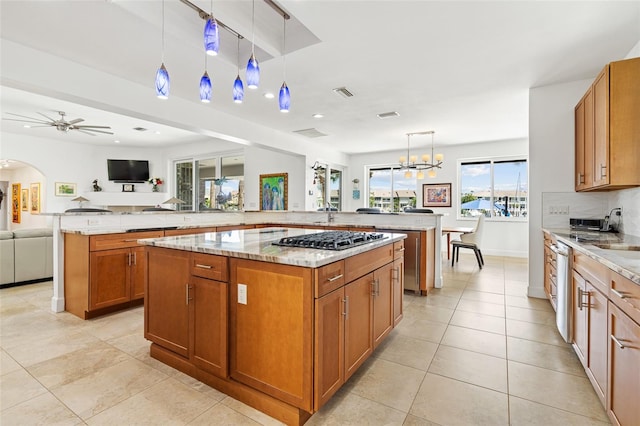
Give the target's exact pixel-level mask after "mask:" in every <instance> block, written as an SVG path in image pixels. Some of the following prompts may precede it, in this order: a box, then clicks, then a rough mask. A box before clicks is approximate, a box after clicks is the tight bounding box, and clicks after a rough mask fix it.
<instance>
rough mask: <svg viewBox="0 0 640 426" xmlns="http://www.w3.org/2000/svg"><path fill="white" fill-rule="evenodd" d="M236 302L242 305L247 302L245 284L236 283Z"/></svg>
mask: <svg viewBox="0 0 640 426" xmlns="http://www.w3.org/2000/svg"><path fill="white" fill-rule="evenodd" d="M238 303H240V304H242V305H246V304H247V285H246V284H238Z"/></svg>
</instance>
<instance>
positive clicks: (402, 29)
mask: <svg viewBox="0 0 640 426" xmlns="http://www.w3.org/2000/svg"><path fill="white" fill-rule="evenodd" d="M192 2H193V3H195V4H196V5H198V6H199V7H201V8H202V9H204V10H209V4H210V2H209V1H207V0H193V1H192ZM278 4H279V5H281V6H282V8H283V9H285V10H286V11H287V12H288V13H289V14H291V15H292V16H293V17H295V20H292V21H291V22H290V23H288V24H287V25H290V27H287V35H288V37H287V52H288V55H287V56H286V81H287V84H288V86H289V87H290V89H291V98H292V101H291V112H290V113H288V114H282V113H280V112H279V111H278V108H277V99H273V100H267V99H264V98H263V97H262V94H263V93H264V92H266V91H271V92H274V93H276V96H277V90H278V89H279V87H280V85H281V83H282V80H283V65H282V64H283V61H282V57H281V54H280V52H281V51H282V47H281V37H282V27H281V26H280V25H279V22H282V18H281V17H280V16H279V15H277V14H276V13H275V12H274V11H272V10H271V9H270V8H268V7H267V6H266V5H265V4H264V3H263V2H262V0H256V31H255V33H256V35H255V43H256V46H257V47H258V48H259V49H256V51H257V52H264V53H263V55H264V57H263V58H261V57H260V56H258V60H259V61H261V70H262V74H261V86H260V88H259V89H258V90H257V91H249V90H248V89H245V103H244V104H243V105H241V106H238V105H236V104H234V103H233V102H232V100H231V85H232V82H233V80H234V79H235V76H236V73H237V70H236V63H235V62H236V60H235V56H236V38H235V37H230V36H229V35H228V34H227V36H224V37H223V39H222V43H224V44H223V46H222V48H221V55H220V56H219V57H216V58H211V59H209V60H208V72H209V74H210V75H211V77H212V80H213V82H214V91H213V93H214V94H213V101H212V103H211V104H208V105H206V104H202V105H201V108H210V109H212V110H218V111H223V112H225V113H228V114H232V115H235V116H238V117H241V118H244V119H246V120H248V121H250V122H254V123H258V124H261V125H263V126H266V127H268V128H272V129H275V130H278V131H282V132H286V133H289V134H291V132H293V131H296V130H300V129H307V128H316V129H317V130H318V131H320V132H322V133H324V134H326V135H327V136H325V137H322V138H317V139H314V141H317V142H321V143H322V144H324V145H325V146H326V147H327V148H328V149H335V150H339V151H342V152H346V153H361V152H372V151H386V150H393V149H401V148H403V147H404V146H405V143H406V137H405V134H406V133H407V132H416V131H423V130H435V132H436V134H435V140H436V145H445V144H461V143H474V142H483V141H493V140H504V139H513V138H526V137H528V90H529V89H530V88H532V87H536V86H542V85H548V84H553V83H559V82H566V81H573V80H579V79H585V78H593V77H594V76H595V75H596V74H597V72H598V71H599V70H600V69H601V68H602V66H603V65H604V64H606V63H607V62H610V61H612V60H618V59H620V58H622V57H624V56H625V55H626V54H627V53H628V52H629V51H630V50H631V48H632V47H633V46H634V45H635V44H636V43H637V42H638V40H640V2H639V1H621V2H616V1H603V2H594V1H566V2H538V1H532V2H527V1H506V2H505V1H500V2H485V1H467V2H461V1H437V2H433V1H419V0H417V1H399V0H393V1H392V0H387V1H348V0H342V1H337V0H306V1H297V0H279V1H278ZM165 7H166V10H165V34H166V35H165V60H164V62H165V64H166V66H167V68H168V70H169V73H170V75H171V79H172V80H171V84H172V87H171V96H176V97H182V98H197V96H198V94H197V84H198V81H199V79H200V75H201V74H202V71H203V66H204V54H203V49H202V41H201V33H202V27H203V25H204V21H203V20H201V19H200V18H199V17H198V16H197V14H196V13H195V12H194V11H193V10H191V9H190V8H188V7H187V6H185V5H184V4H182V3H179V2H178V1H177V0H166V3H165ZM0 8H1V9H0V12H1V27H2V28H1V35H2V38H3V39H6V40H11V41H13V42H16V43H20V44H23V45H26V46H29V47H31V48H35V49H38V50H42V51H46V52H48V53H51V54H55V55H58V56H61V57H63V58H66V59H69V60H72V61H75V62H78V63H80V64H83V65H86V66H89V67H93V68H96V69H99V70H101V71H104V72H107V73H110V74H112V75H115V76H119V77H122V78H126V79H128V80H131V81H134V82H137V83H139V84H145V85H148V86H149V88H150V90H153V89H152V87H153V76H154V75H155V70H156V69H157V68H158V66H159V64H160V54H161V47H160V45H161V42H160V39H161V24H162V19H161V16H162V14H161V11H162V3H161V2H160V1H133V0H85V1H50V0H49V1H26V0H20V1H7V0H2V1H1V2H0ZM213 11H214V15H215V16H216V18H217V19H219V20H221V21H222V22H224V23H225V24H227V25H229V26H231V27H232V28H234V29H235V30H236V31H238V32H240V33H241V34H243V35H245V36H246V37H247V38H248V39H249V40H243V44H242V47H241V50H242V53H241V56H240V57H241V63H242V64H243V66H244V65H245V64H246V60H247V59H248V52H249V51H250V48H251V46H250V43H249V41H250V40H251V33H252V31H251V2H250V1H247V0H232V1H222V0H214V1H213ZM222 33H224V30H223V31H222ZM225 38H226V41H225ZM271 56H273V58H272V59H269V57H271ZM43 72H44V70H43ZM241 77H242V78H243V79H244V73H243V71H242V70H241ZM69 78H70V79H76V78H81V76H69ZM52 85H55V82H52ZM341 86H345V87H346V88H347V89H349V90H350V91H351V92H352V93H354V95H355V96H354V97H353V98H349V99H345V98H342V97H340V96H338V95H337V94H335V93H334V92H333V91H332V89H333V88H336V87H341ZM1 96H2V110H3V115H2V116H3V118H5V117H7V115H6V114H4V112H13V113H17V114H23V115H27V116H34V117H37V114H36V113H37V112H41V113H47V114H55V111H60V110H61V111H65V112H66V113H67V117H68V119H73V118H77V117H81V118H84V120H85V122H83V123H82V124H95V125H109V126H111V127H112V129H113V131H114V133H115V135H114V136H108V135H97V136H95V137H91V136H86V135H82V134H65V133H62V132H57V131H56V130H54V129H49V128H32V129H24V128H22V127H21V125H20V123H16V122H9V121H5V120H3V121H2V126H3V129H5V130H7V131H10V132H29V134H38V135H43V134H44V133H45V132H47V133H46V134H47V136H48V137H52V138H53V137H60V138H66V139H67V140H68V139H69V138H74V140H77V142H81V143H105V144H106V143H113V140H114V139H118V140H121V141H122V144H123V145H145V146H149V145H163V144H173V143H179V142H184V141H187V142H188V141H194V140H200V139H202V138H203V136H201V135H197V134H194V133H191V132H188V131H185V130H179V129H174V128H170V127H167V126H163V125H160V124H157V123H154V122H152V121H142V120H138V119H132V118H129V117H124V116H121V115H118V114H114V113H111V112H106V111H102V110H99V109H95V108H91V107H88V106H86V105H79V104H75V103H71V102H66V101H61V100H58V99H53V98H48V97H44V96H41V95H39V94H28V93H25V92H22V91H20V90H16V89H13V88H9V87H6V86H5V87H2V92H1ZM158 102H162V101H160V100H158ZM389 111H397V112H398V113H399V114H400V116H399V117H395V118H388V119H385V120H381V119H379V118H377V117H376V114H378V113H385V112H389ZM314 113H322V114H324V118H322V119H314V118H312V115H313V114H314ZM138 126H140V127H144V128H148V129H150V130H149V131H147V132H136V131H133V130H131V129H132V128H133V127H138ZM156 130H157V131H159V132H160V134H156V133H155V132H156ZM70 133H73V132H70ZM298 137H299V138H301V140H303V141H307V140H308V139H307V138H306V137H304V136H298ZM429 141H430V139H425V140H424V141H421V140H419V138H413V139H412V144H415V145H416V146H419V145H427V143H428V142H429Z"/></svg>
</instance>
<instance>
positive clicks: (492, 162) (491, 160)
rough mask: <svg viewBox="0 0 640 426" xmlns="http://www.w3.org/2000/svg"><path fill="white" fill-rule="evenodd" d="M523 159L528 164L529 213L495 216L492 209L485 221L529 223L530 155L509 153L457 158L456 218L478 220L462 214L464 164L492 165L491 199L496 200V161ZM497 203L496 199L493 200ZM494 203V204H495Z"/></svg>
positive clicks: (528, 202) (527, 204) (529, 200)
mask: <svg viewBox="0 0 640 426" xmlns="http://www.w3.org/2000/svg"><path fill="white" fill-rule="evenodd" d="M517 161H523V162H524V163H526V165H527V180H526V182H524V183H526V188H527V203H526V206H527V209H526V211H527V214H526V215H525V216H511V217H507V216H495V215H494V212H493V209H491V216H490V217H486V216H485V221H489V222H507V223H527V222H529V215H530V213H531V212H530V202H531V199H530V197H529V171H530V167H529V156H528V155H507V156H492V157H473V158H458V159H457V160H456V163H457V164H456V177H457V182H458V188H457V189H456V206H455V208H456V220H460V221H475V220H477V219H476V217H475V216H471V217H469V216H462V214H461V210H462V209H461V208H460V205H461V203H460V200H461V199H462V165H463V164H472V163H489V165H490V167H491V171H490V185H491V200H495V198H496V197H495V192H494V191H495V182H494V166H495V164H496V163H498V164H499V163H508V162H517ZM493 203H495V201H493ZM493 203H492V204H493Z"/></svg>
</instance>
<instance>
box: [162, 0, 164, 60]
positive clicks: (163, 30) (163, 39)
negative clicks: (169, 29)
mask: <svg viewBox="0 0 640 426" xmlns="http://www.w3.org/2000/svg"><path fill="white" fill-rule="evenodd" d="M162 63H163V64H164V0H162Z"/></svg>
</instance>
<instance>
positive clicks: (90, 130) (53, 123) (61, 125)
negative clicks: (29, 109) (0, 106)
mask: <svg viewBox="0 0 640 426" xmlns="http://www.w3.org/2000/svg"><path fill="white" fill-rule="evenodd" d="M7 114H9V115H13V116H15V117H22V119H18V118H4V120H11V121H21V122H23V123H34V124H37V125H36V126H31V127H55V128H56V129H58V130H59V131H61V132H68V131H69V130H77V131H79V132H80V133H85V134H87V135H91V136H95V134H94V133H105V134H107V135H112V134H113V132H107V131H105V130H98V129H111V127H109V126H91V125H88V124H85V125H78V123H81V122H83V121H84V119H83V118H75V119H73V120H70V121H67V120H65V118H64V117H65V115H66V114H65V113H64V111H58V114H60V118H59V119H57V120H56V119H53V118H51V117H49V116H46V115H44V114H42V113H40V112H39V113H38V114H40V115H41V116H43V117H44V118H46V120H43V119H40V118H34V117H27V116H25V115H20V114H13V113H10V112H7ZM25 118H26V119H27V120H25Z"/></svg>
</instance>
